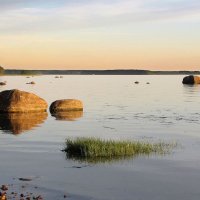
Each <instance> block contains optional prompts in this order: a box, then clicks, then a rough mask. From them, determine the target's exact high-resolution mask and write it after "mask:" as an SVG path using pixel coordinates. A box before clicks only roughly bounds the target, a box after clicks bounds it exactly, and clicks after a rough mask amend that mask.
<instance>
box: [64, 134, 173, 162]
mask: <svg viewBox="0 0 200 200" xmlns="http://www.w3.org/2000/svg"><path fill="white" fill-rule="evenodd" d="M175 146H176V144H174V143H164V142H158V143H150V142H144V141H114V140H102V139H98V138H83V137H81V138H77V139H74V140H73V139H67V140H66V147H65V149H64V151H65V152H66V153H67V157H68V158H79V159H81V158H82V159H95V160H96V159H102V158H103V159H104V158H107V159H110V158H119V157H130V156H137V155H140V154H145V155H149V154H151V153H155V154H167V153H169V152H170V151H171V150H172V149H173V148H174V147H175Z"/></svg>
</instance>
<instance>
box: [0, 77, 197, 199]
mask: <svg viewBox="0 0 200 200" xmlns="http://www.w3.org/2000/svg"><path fill="white" fill-rule="evenodd" d="M182 78H183V76H158V75H156V76H64V77H63V78H59V79H55V78H54V76H35V77H31V78H26V77H25V76H24V77H23V76H22V77H21V76H20V77H19V76H9V77H7V76H4V77H1V78H0V79H1V81H7V85H6V86H1V88H0V90H1V91H3V90H6V89H14V88H16V89H20V90H24V91H29V92H33V93H35V94H37V95H39V96H40V97H42V98H44V99H45V100H47V102H48V104H49V105H50V103H51V102H53V101H54V100H57V99H64V98H76V99H80V100H82V101H83V102H84V112H83V113H80V114H78V115H77V114H74V115H73V113H72V114H71V115H70V116H67V117H66V116H65V117H64V118H63V117H61V118H57V119H56V118H55V117H52V116H51V115H50V114H49V113H48V116H43V117H36V119H37V120H36V119H35V118H34V117H33V116H29V117H26V116H19V117H16V118H15V117H12V119H13V118H14V119H15V120H14V121H13V120H12V121H11V120H9V119H10V118H6V119H5V117H3V116H2V117H1V116H0V127H1V129H2V130H0V172H1V176H0V184H3V183H13V184H16V185H17V186H19V184H21V182H20V181H19V180H18V179H17V178H19V177H30V176H31V177H37V178H35V179H33V181H31V182H29V183H28V184H29V187H30V188H31V187H33V188H34V186H35V185H36V186H37V187H38V188H39V189H38V190H39V191H38V192H39V193H42V194H43V195H44V197H45V199H48V200H51V199H63V194H66V193H67V194H68V195H69V197H70V199H105V200H110V199H116V200H118V199H120V200H121V199H127V200H129V199H130V200H132V199H138V200H139V199H140V200H146V199H148V200H149V199H154V200H169V199H170V200H178V199H181V200H184V199H185V200H188V199H191V200H196V199H199V196H200V191H199V183H200V157H199V153H200V133H199V129H200V109H199V105H200V86H199V85H197V86H184V85H182V83H181V82H182ZM30 81H34V82H36V84H35V85H27V84H26V83H27V82H30ZM135 81H139V82H140V83H139V84H134V82H135ZM146 82H150V84H146ZM26 119H28V120H26ZM59 119H60V120H59ZM5 122H7V123H6V124H7V126H5ZM22 122H23V123H22ZM30 122H32V123H30ZM16 124H17V125H16ZM24 124H25V125H26V126H24ZM16 127H17V129H16ZM24 127H25V128H24ZM78 136H87V137H88V136H95V137H100V138H106V139H110V138H111V139H115V140H126V139H130V140H134V139H137V140H142V141H143V140H144V141H150V142H151V141H152V142H156V141H160V140H161V141H165V142H174V141H175V142H178V144H179V146H178V148H176V149H174V151H173V153H172V154H169V155H165V156H158V155H151V156H149V157H147V156H139V157H137V158H134V159H131V160H122V161H114V162H109V163H102V164H101V163H100V164H96V165H92V164H87V163H79V162H76V161H73V160H68V159H66V158H65V155H64V153H63V152H61V151H60V150H61V149H63V147H64V142H65V139H66V138H68V137H70V138H71V137H73V138H75V137H78ZM13 178H15V179H14V180H13Z"/></svg>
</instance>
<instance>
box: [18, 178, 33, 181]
mask: <svg viewBox="0 0 200 200" xmlns="http://www.w3.org/2000/svg"><path fill="white" fill-rule="evenodd" d="M19 180H20V181H32V179H31V178H19Z"/></svg>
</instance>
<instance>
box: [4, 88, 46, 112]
mask: <svg viewBox="0 0 200 200" xmlns="http://www.w3.org/2000/svg"><path fill="white" fill-rule="evenodd" d="M47 106H48V105H47V103H46V101H45V100H44V99H42V98H40V97H38V96H37V95H35V94H33V93H29V92H24V91H20V90H17V89H14V90H5V91H3V92H0V113H23V112H46V110H47Z"/></svg>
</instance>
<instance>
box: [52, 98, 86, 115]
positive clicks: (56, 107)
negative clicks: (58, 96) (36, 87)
mask: <svg viewBox="0 0 200 200" xmlns="http://www.w3.org/2000/svg"><path fill="white" fill-rule="evenodd" d="M49 109H50V112H51V113H56V112H66V111H82V110H83V103H82V102H81V101H80V100H76V99H62V100H57V101H54V102H53V103H52V104H51V106H50V108H49Z"/></svg>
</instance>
